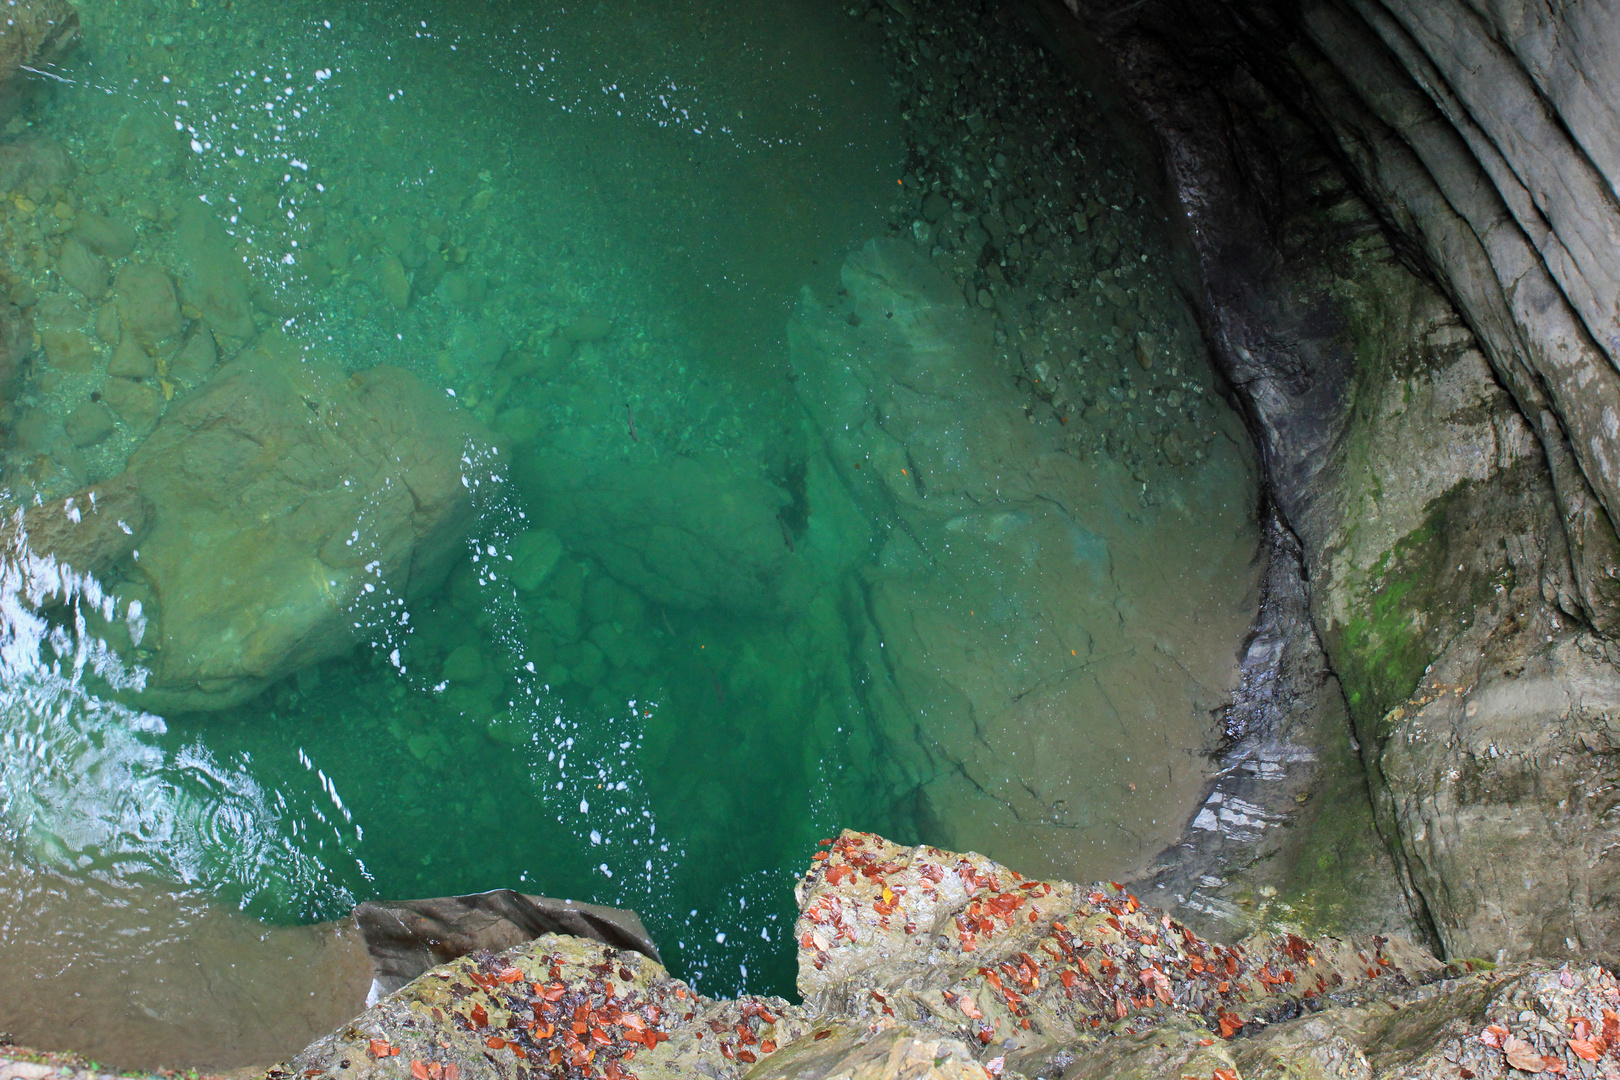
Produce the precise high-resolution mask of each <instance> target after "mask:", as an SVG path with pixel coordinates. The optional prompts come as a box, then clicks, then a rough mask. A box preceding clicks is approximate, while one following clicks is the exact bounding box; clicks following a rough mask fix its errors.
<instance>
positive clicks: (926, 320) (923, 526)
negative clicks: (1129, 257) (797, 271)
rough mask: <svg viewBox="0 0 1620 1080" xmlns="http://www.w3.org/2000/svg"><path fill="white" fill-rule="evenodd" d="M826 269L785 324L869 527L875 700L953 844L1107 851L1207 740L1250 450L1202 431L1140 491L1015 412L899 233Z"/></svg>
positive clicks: (925, 264) (1224, 673)
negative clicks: (830, 280)
mask: <svg viewBox="0 0 1620 1080" xmlns="http://www.w3.org/2000/svg"><path fill="white" fill-rule="evenodd" d="M842 284H843V288H842V289H841V290H840V293H841V295H840V296H838V297H836V298H834V300H833V301H832V302H830V303H826V302H822V301H820V300H819V299H818V298H816V297H814V296H813V295H809V294H808V293H807V294H806V296H805V297H803V298H802V299H801V302H800V306H799V311H798V314H797V317H796V320H795V323H794V326H793V328H792V332H791V336H790V340H791V352H792V356H793V364H794V375H795V387H796V389H797V391H798V393H799V395H800V396H801V398H802V400H803V401H804V402H805V405H806V408H807V409H808V410H809V412H810V415H811V417H812V419H813V420H814V421H815V423H816V426H817V430H818V431H819V432H820V433H821V435H822V438H823V439H824V440H825V446H826V449H827V454H828V457H829V459H830V460H831V462H832V465H833V468H834V469H835V470H836V471H837V475H838V476H839V479H840V480H841V481H842V483H843V485H844V487H845V489H846V490H847V491H848V492H849V495H850V497H851V498H852V499H853V501H854V502H855V503H856V505H857V506H859V507H860V508H861V509H862V510H863V511H865V512H866V514H867V515H868V516H869V518H870V519H871V520H872V521H873V522H874V524H875V527H878V528H881V527H883V526H884V524H885V523H888V524H887V528H888V529H889V530H890V531H889V532H888V535H887V537H886V538H885V541H884V549H883V555H882V558H881V560H880V562H879V563H878V565H874V566H871V567H868V568H866V569H865V570H864V571H863V572H862V577H863V587H864V593H865V596H864V606H865V607H866V609H867V612H868V614H869V617H870V618H871V619H872V622H873V624H874V626H875V628H876V634H875V635H874V637H875V640H871V641H869V643H868V645H867V649H868V653H869V659H868V665H869V669H870V670H871V671H872V672H873V676H874V685H873V687H872V689H871V690H870V691H868V694H869V696H870V697H871V698H872V699H873V700H874V702H875V705H874V711H875V712H876V713H877V714H878V715H879V717H880V718H881V719H882V721H883V722H884V723H885V724H886V725H887V726H888V728H889V730H890V735H889V738H890V739H891V741H892V742H893V743H894V744H896V745H898V746H902V747H905V746H907V744H908V743H909V744H910V746H912V747H915V749H914V750H911V753H912V754H914V755H916V756H918V757H920V758H921V759H922V760H921V761H919V763H918V764H917V765H916V766H914V767H913V768H914V771H915V772H917V773H919V774H921V775H924V776H931V777H933V779H930V780H929V781H928V782H927V783H925V785H924V790H925V791H926V792H927V794H928V797H929V799H930V800H931V801H932V803H933V804H934V805H935V806H938V807H940V808H941V809H940V815H941V818H942V821H941V826H942V827H943V828H944V829H946V830H948V834H949V835H951V836H953V837H954V838H955V841H956V842H957V844H958V846H961V847H994V848H995V850H997V851H998V852H1002V853H1005V856H1006V857H1007V858H1009V859H1014V858H1016V859H1017V860H1019V861H1020V865H1024V866H1026V867H1028V868H1036V867H1039V868H1043V869H1045V870H1046V871H1048V872H1058V871H1060V870H1061V869H1062V868H1063V867H1065V866H1073V865H1080V864H1082V863H1083V864H1086V865H1093V866H1097V865H1106V866H1128V865H1130V863H1131V862H1132V861H1134V860H1136V859H1139V858H1141V856H1142V855H1143V854H1144V852H1143V851H1142V849H1143V848H1144V847H1147V848H1150V849H1151V848H1152V847H1155V846H1158V845H1159V844H1162V843H1163V842H1164V841H1165V840H1167V839H1169V838H1170V837H1171V836H1173V835H1174V832H1173V830H1174V827H1175V824H1177V822H1176V818H1178V817H1179V816H1180V810H1179V809H1173V807H1175V806H1176V804H1177V803H1178V802H1181V800H1184V799H1186V797H1187V795H1188V794H1190V792H1191V791H1193V790H1196V787H1197V785H1198V784H1199V782H1200V780H1201V777H1200V776H1199V775H1198V773H1197V771H1196V764H1195V761H1194V760H1192V759H1181V760H1185V761H1186V764H1187V765H1188V766H1189V767H1188V768H1185V769H1181V768H1178V766H1179V764H1180V761H1178V758H1179V757H1180V755H1178V754H1177V748H1178V747H1183V746H1189V745H1198V744H1199V743H1200V742H1201V741H1202V740H1204V739H1206V738H1207V734H1206V733H1207V724H1208V716H1209V712H1210V710H1212V709H1214V708H1215V707H1216V705H1217V703H1218V702H1219V700H1220V699H1221V698H1222V697H1224V695H1225V694H1226V693H1227V692H1228V688H1227V680H1228V679H1230V677H1231V675H1232V661H1231V657H1232V651H1233V648H1234V645H1235V643H1236V642H1237V641H1238V640H1239V638H1240V636H1241V633H1242V628H1243V627H1244V625H1245V624H1246V623H1247V622H1248V620H1249V618H1250V617H1251V611H1252V608H1251V606H1250V605H1251V603H1252V595H1251V593H1252V589H1253V585H1254V573H1255V545H1256V543H1257V540H1258V537H1257V535H1256V531H1255V529H1254V526H1253V521H1252V517H1251V513H1252V507H1253V504H1254V501H1255V498H1256V494H1255V491H1254V488H1253V486H1252V485H1253V473H1252V472H1251V471H1250V470H1251V469H1252V464H1251V462H1250V461H1249V460H1248V459H1247V458H1246V455H1245V453H1244V450H1243V448H1242V446H1241V444H1240V443H1239V442H1237V441H1236V440H1233V439H1225V438H1223V439H1221V440H1220V441H1219V442H1211V443H1208V444H1206V449H1207V451H1208V458H1207V460H1206V461H1205V462H1203V463H1201V464H1199V465H1196V466H1189V467H1188V469H1187V470H1186V474H1185V475H1184V476H1175V477H1161V478H1158V486H1157V494H1158V498H1160V499H1162V500H1163V505H1158V504H1154V505H1149V506H1144V501H1143V497H1142V487H1141V485H1140V484H1138V483H1137V482H1135V481H1134V479H1133V478H1132V477H1131V476H1130V474H1129V472H1128V471H1127V470H1126V468H1125V467H1124V466H1123V465H1122V464H1120V463H1117V462H1115V461H1112V460H1110V459H1108V458H1107V457H1104V456H1096V457H1088V456H1083V455H1080V454H1077V453H1072V452H1070V451H1069V448H1068V446H1067V445H1066V440H1065V436H1064V434H1063V431H1062V427H1061V425H1058V424H1053V423H1048V424H1044V425H1042V424H1036V423H1031V422H1030V421H1029V419H1027V418H1026V416H1025V415H1024V405H1025V402H1026V401H1027V400H1028V399H1027V394H1026V392H1025V391H1024V390H1023V389H1022V388H1021V387H1019V386H1017V385H1016V384H1015V383H1014V382H1013V381H1012V380H1011V379H1009V378H1008V377H1007V374H1006V372H1005V369H1004V368H1003V367H1002V365H1001V363H1000V361H999V358H998V357H997V355H996V351H995V346H994V338H993V334H994V319H993V317H992V316H990V315H989V314H987V313H985V312H983V311H982V310H980V309H979V308H977V307H976V306H971V305H968V304H967V303H966V302H965V300H964V298H963V297H962V296H961V295H960V293H959V292H958V290H957V289H956V288H954V287H953V283H952V282H951V281H950V279H949V278H948V277H946V276H945V274H944V273H942V272H941V271H940V270H939V269H938V268H937V267H936V266H935V265H933V264H931V263H930V262H929V261H928V260H926V259H925V258H923V257H922V255H921V254H920V253H919V252H918V250H917V249H916V247H915V246H914V245H913V244H912V243H910V242H909V241H906V240H895V241H889V240H880V241H875V242H873V243H871V244H869V245H867V247H866V248H865V249H864V250H863V251H862V252H861V253H860V254H859V255H858V256H855V257H853V258H852V259H851V260H850V261H849V262H848V263H847V264H846V265H845V267H844V270H843V274H842ZM1234 420H1235V418H1234ZM1189 592H1191V593H1196V594H1197V595H1198V596H1200V598H1201V601H1200V603H1199V604H1198V605H1196V607H1195V608H1190V607H1188V606H1186V605H1185V604H1183V602H1182V601H1183V598H1184V597H1185V596H1186V595H1187V594H1188V593H1189ZM1150 748H1151V749H1150ZM1138 762H1151V765H1142V766H1138V765H1137V763H1138ZM1149 769H1151V770H1152V775H1151V776H1150V775H1149V771H1148V770H1149ZM1139 782H1140V783H1141V785H1142V787H1143V788H1144V789H1149V788H1150V786H1151V790H1153V791H1154V797H1153V798H1152V799H1148V798H1146V797H1145V796H1146V790H1144V793H1143V796H1144V797H1143V798H1142V799H1141V800H1140V806H1141V810H1140V811H1139V812H1137V811H1134V810H1133V808H1132V807H1131V806H1130V805H1129V804H1130V801H1131V796H1132V793H1134V792H1135V791H1136V790H1137V784H1138V783H1139ZM1099 789H1106V790H1112V791H1117V792H1118V793H1119V796H1120V798H1121V799H1122V800H1124V801H1125V804H1126V805H1124V806H1118V805H1109V803H1108V801H1107V800H1105V799H1102V798H1099V795H1098V791H1099ZM1183 805H1184V803H1183ZM1155 818H1161V819H1162V820H1163V826H1162V827H1157V828H1156V826H1157V825H1158V822H1157V821H1155V820H1154V819H1155Z"/></svg>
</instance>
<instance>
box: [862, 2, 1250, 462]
mask: <svg viewBox="0 0 1620 1080" xmlns="http://www.w3.org/2000/svg"><path fill="white" fill-rule="evenodd" d="M851 13H852V14H855V15H858V16H860V17H862V18H864V19H865V20H867V21H868V22H871V23H874V24H877V25H879V26H880V27H882V28H883V29H884V30H885V31H886V33H887V49H888V53H889V57H888V61H889V69H890V72H891V78H892V80H893V84H894V86H895V88H896V90H897V91H898V93H899V94H900V96H901V102H902V110H903V112H902V118H903V124H904V131H905V135H906V139H907V143H908V148H909V152H910V161H909V164H908V167H907V173H906V176H905V178H904V189H905V192H906V196H905V199H904V200H903V203H902V206H901V210H902V224H901V226H900V227H901V228H902V230H903V231H905V232H906V233H907V234H908V235H910V236H911V237H912V238H913V240H914V241H915V242H916V244H917V245H918V247H919V248H920V249H921V250H922V251H924V252H925V253H927V254H929V255H930V256H931V257H932V258H933V259H934V261H935V262H936V263H937V264H938V265H939V266H940V267H941V268H942V269H944V270H945V271H946V272H947V273H949V274H951V275H952V276H953V277H954V278H955V279H956V281H957V282H958V283H959V284H960V285H961V287H962V290H963V296H964V298H965V299H966V300H967V301H968V302H969V303H975V304H978V305H980V306H981V307H984V308H987V309H991V310H993V311H995V312H996V314H997V331H996V341H997V343H998V345H1000V346H1001V347H1002V348H1003V349H1004V350H1005V354H1006V358H1007V361H1008V365H1009V368H1010V369H1011V370H1012V372H1013V373H1014V374H1015V376H1016V377H1017V378H1018V379H1019V380H1020V381H1021V382H1022V383H1023V384H1024V385H1026V386H1027V387H1028V388H1029V390H1030V392H1031V398H1030V404H1029V408H1028V413H1029V416H1030V419H1031V420H1032V421H1037V422H1041V421H1050V422H1054V423H1058V424H1061V425H1063V426H1064V428H1065V435H1066V440H1065V441H1066V444H1067V446H1068V448H1069V449H1070V450H1071V452H1075V453H1106V454H1108V455H1110V456H1112V457H1114V458H1116V459H1118V460H1120V461H1121V462H1123V463H1124V464H1125V465H1126V466H1127V467H1128V468H1129V469H1131V471H1132V473H1133V475H1135V476H1136V478H1137V479H1138V480H1140V481H1144V482H1147V481H1150V480H1151V479H1152V476H1153V473H1154V472H1155V471H1156V467H1163V466H1165V465H1168V466H1172V467H1176V466H1183V465H1188V464H1191V463H1194V462H1196V461H1200V460H1202V459H1203V457H1204V456H1205V454H1204V450H1203V446H1204V445H1205V444H1206V443H1208V442H1209V441H1210V440H1211V439H1213V438H1218V437H1220V432H1219V430H1218V429H1217V428H1216V426H1215V425H1214V423H1213V422H1212V421H1213V416H1214V410H1213V408H1212V404H1213V399H1212V396H1211V395H1212V394H1213V392H1214V391H1213V389H1212V386H1211V383H1210V377H1209V375H1208V372H1207V364H1206V362H1205V360H1204V359H1203V356H1202V346H1201V344H1200V343H1199V341H1200V338H1199V334H1198V331H1197V329H1196V326H1195V325H1194V323H1193V321H1192V316H1191V313H1190V312H1189V311H1188V309H1187V307H1186V305H1185V304H1184V303H1183V302H1182V300H1181V296H1180V293H1179V291H1178V290H1177V288H1176V286H1175V284H1174V282H1173V281H1172V278H1171V274H1170V267H1169V263H1170V254H1169V252H1170V250H1171V249H1170V244H1169V242H1168V238H1167V236H1166V235H1165V234H1166V230H1165V228H1164V225H1165V223H1164V221H1163V219H1162V215H1161V214H1160V211H1159V210H1158V209H1157V208H1156V207H1153V206H1150V205H1149V204H1148V202H1147V200H1146V198H1145V197H1144V196H1143V195H1142V194H1140V193H1139V192H1138V191H1137V190H1136V189H1135V187H1134V185H1133V182H1132V181H1131V179H1130V178H1129V177H1130V172H1131V169H1130V167H1129V166H1128V165H1127V164H1126V163H1125V161H1124V160H1123V159H1121V158H1120V157H1119V156H1118V155H1117V154H1116V153H1115V152H1114V147H1113V143H1112V139H1111V137H1110V135H1109V133H1108V131H1107V129H1106V126H1105V121H1104V118H1103V116H1102V114H1101V112H1100V110H1099V107H1098V105H1097V104H1096V103H1095V101H1094V99H1093V95H1092V94H1091V93H1090V92H1089V91H1087V90H1085V89H1083V88H1082V87H1080V86H1078V85H1077V84H1076V83H1075V81H1074V79H1073V78H1072V77H1071V76H1070V74H1069V72H1068V71H1067V70H1065V69H1064V67H1063V66H1062V65H1061V64H1059V63H1058V62H1057V61H1056V60H1054V58H1053V57H1052V56H1050V55H1049V54H1048V53H1046V52H1045V51H1044V50H1043V49H1041V48H1040V47H1038V46H1037V45H1035V44H1034V43H1033V42H1032V41H1030V40H1029V39H1028V38H1027V37H1026V36H1025V35H1023V34H1021V33H1020V32H1019V29H1018V28H1017V27H1016V26H1014V25H1010V23H1011V21H1012V18H1013V17H1012V16H1009V15H1008V14H1007V13H1006V11H1004V10H996V11H994V12H992V11H991V10H990V9H989V6H987V5H980V4H976V3H971V2H968V0H929V2H918V3H915V4H913V3H909V2H894V0H889V2H883V3H873V4H871V5H870V6H866V7H864V9H863V8H862V7H857V8H854V9H852V10H851ZM1037 87H1038V88H1039V90H1038V91H1037V90H1036V88H1037Z"/></svg>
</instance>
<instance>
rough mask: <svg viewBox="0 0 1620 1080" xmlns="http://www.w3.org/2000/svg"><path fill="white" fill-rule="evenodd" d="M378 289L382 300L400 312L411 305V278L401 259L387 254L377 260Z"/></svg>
mask: <svg viewBox="0 0 1620 1080" xmlns="http://www.w3.org/2000/svg"><path fill="white" fill-rule="evenodd" d="M377 289H378V291H379V292H381V293H382V298H383V299H384V300H386V301H388V302H389V303H390V304H392V305H393V306H394V307H395V308H397V309H399V310H400V311H404V310H405V309H406V308H407V307H409V306H410V303H411V278H410V275H409V274H408V273H406V272H405V264H404V263H402V262H400V261H399V257H398V256H397V255H393V254H386V255H384V256H383V257H382V258H380V259H378V260H377Z"/></svg>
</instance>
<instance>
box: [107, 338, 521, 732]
mask: <svg viewBox="0 0 1620 1080" xmlns="http://www.w3.org/2000/svg"><path fill="white" fill-rule="evenodd" d="M273 346H274V347H273ZM493 453H494V451H493V445H492V439H491V437H490V436H489V435H488V434H487V433H486V432H485V431H483V429H482V428H481V427H480V426H479V425H478V424H477V422H476V421H474V420H473V419H471V418H470V417H469V415H468V414H467V413H466V412H465V411H464V410H462V409H458V408H456V407H455V405H454V404H453V403H451V402H449V401H447V400H446V399H445V398H444V397H442V396H441V395H440V394H438V393H436V392H434V391H433V390H432V389H430V388H429V387H427V386H426V385H425V384H423V383H422V382H421V381H420V380H418V379H417V378H416V377H415V376H414V375H411V374H409V373H407V372H405V371H402V370H400V369H398V368H392V367H376V368H372V369H371V370H369V371H364V372H359V373H356V374H353V375H350V374H348V373H346V372H344V371H343V370H342V369H340V368H338V367H337V366H336V365H334V364H331V363H329V362H327V361H324V360H317V359H308V360H301V359H300V358H299V357H298V356H297V355H295V354H294V353H293V352H292V350H291V349H290V347H287V346H283V345H282V344H281V343H280V342H279V341H278V342H275V343H272V344H265V345H261V346H260V347H257V348H254V349H252V350H249V351H248V352H246V353H244V354H243V355H242V356H241V357H239V358H238V359H236V360H234V361H232V362H231V363H230V364H227V365H226V366H224V367H222V368H220V369H219V371H218V372H217V373H216V374H215V376H214V377H213V378H212V379H211V380H210V381H209V382H208V383H207V384H205V385H204V386H202V387H200V388H199V389H198V390H196V391H194V392H193V393H191V394H190V395H188V396H187V397H186V398H184V399H183V400H177V401H176V402H175V403H174V405H173V406H171V408H170V409H169V411H168V413H167V414H166V415H165V416H164V418H163V420H162V422H161V423H160V424H159V425H158V428H157V430H156V431H155V432H154V433H153V434H152V436H151V437H150V438H148V439H147V441H146V442H145V443H144V444H143V445H142V446H141V447H140V449H139V450H137V451H136V453H135V454H134V456H132V457H131V459H130V465H129V468H130V472H131V473H132V474H133V475H134V476H135V477H136V478H138V480H139V481H140V485H141V489H142V490H143V491H144V492H145V493H146V494H147V496H148V498H149V499H150V500H151V504H152V507H153V528H152V532H151V535H150V536H149V537H148V539H147V541H146V542H145V543H143V544H142V546H141V550H140V557H139V562H138V564H137V565H138V567H139V570H140V572H141V573H142V574H143V575H144V577H145V578H146V580H147V582H148V583H149V584H150V586H151V588H152V591H153V593H154V595H155V596H156V597H157V600H158V605H159V613H158V615H157V617H156V621H157V623H158V625H159V627H160V630H159V632H158V635H157V639H158V642H159V647H158V648H157V650H156V659H155V660H154V661H153V670H152V673H151V677H150V679H149V681H148V684H147V690H146V692H145V694H144V696H143V699H142V700H143V703H144V704H148V705H149V707H154V708H165V707H171V708H182V707H183V708H204V709H208V708H221V707H225V706H228V705H230V704H233V703H236V702H239V701H242V700H244V699H246V698H248V697H250V696H252V695H253V694H255V693H257V692H258V691H259V690H261V689H263V688H264V687H265V686H267V685H268V684H270V683H271V682H273V681H275V680H276V679H279V678H283V677H285V676H286V675H289V674H291V673H293V672H295V671H298V670H301V669H303V668H306V667H308V666H309V665H311V664H316V663H319V662H321V661H323V660H326V659H329V658H331V657H333V656H337V655H340V654H342V653H345V652H347V651H348V650H349V649H351V648H353V646H354V644H355V641H356V640H357V639H359V638H361V637H363V636H364V634H365V633H366V630H365V629H364V627H366V626H369V625H373V624H374V623H375V622H376V621H377V620H379V619H381V618H384V617H386V616H385V614H384V612H385V610H391V609H388V605H389V604H391V603H393V598H394V597H404V598H415V597H417V596H420V595H422V594H423V593H424V592H426V591H428V590H430V589H432V588H434V587H436V586H437V585H438V584H439V583H440V582H441V581H443V579H444V575H445V573H446V571H447V570H448V569H449V567H450V565H451V564H452V563H453V562H454V560H455V559H456V557H457V556H458V555H459V544H460V541H461V538H462V536H463V535H464V534H465V532H466V529H467V528H468V526H469V525H470V523H471V521H472V517H473V513H474V508H473V497H472V491H473V489H474V488H476V487H477V486H478V485H479V483H480V481H481V480H483V479H485V478H486V477H485V475H484V474H486V473H487V472H488V471H489V469H490V467H491V463H492V462H491V459H492V457H493ZM371 589H375V591H374V592H373V591H368V590H371Z"/></svg>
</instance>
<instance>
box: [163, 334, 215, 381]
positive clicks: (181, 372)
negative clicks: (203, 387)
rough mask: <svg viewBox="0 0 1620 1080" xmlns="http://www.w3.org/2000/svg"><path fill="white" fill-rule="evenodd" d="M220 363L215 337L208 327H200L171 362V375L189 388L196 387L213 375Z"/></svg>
mask: <svg viewBox="0 0 1620 1080" xmlns="http://www.w3.org/2000/svg"><path fill="white" fill-rule="evenodd" d="M218 362H219V349H218V348H217V347H215V345H214V335H213V334H212V333H210V332H209V330H208V328H207V327H206V326H199V327H198V328H197V329H195V330H194V331H192V334H191V336H190V337H189V338H187V339H186V343H185V345H183V346H182V347H181V349H180V352H179V353H178V354H176V356H175V358H174V359H173V360H172V361H170V363H169V374H170V375H172V376H173V377H174V378H176V379H178V380H180V381H181V382H183V383H185V384H187V385H188V386H195V385H196V384H197V383H200V382H202V381H203V380H204V379H206V378H208V376H209V375H211V374H213V371H214V365H215V364H217V363H218Z"/></svg>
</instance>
